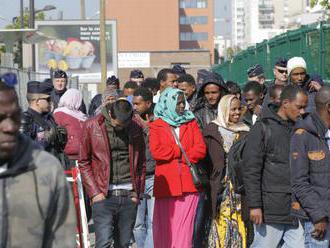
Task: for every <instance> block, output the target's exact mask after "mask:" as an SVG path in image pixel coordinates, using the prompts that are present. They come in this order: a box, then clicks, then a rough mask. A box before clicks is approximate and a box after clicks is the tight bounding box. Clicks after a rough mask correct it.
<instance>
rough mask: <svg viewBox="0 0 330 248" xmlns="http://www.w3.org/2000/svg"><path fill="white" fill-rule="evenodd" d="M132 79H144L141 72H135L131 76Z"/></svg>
mask: <svg viewBox="0 0 330 248" xmlns="http://www.w3.org/2000/svg"><path fill="white" fill-rule="evenodd" d="M129 77H130V78H144V75H143V73H142V71H140V70H133V71H131V74H130V76H129Z"/></svg>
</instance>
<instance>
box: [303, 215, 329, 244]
mask: <svg viewBox="0 0 330 248" xmlns="http://www.w3.org/2000/svg"><path fill="white" fill-rule="evenodd" d="M304 229H305V248H328V247H329V245H330V224H329V225H328V229H327V233H326V235H325V238H324V239H323V240H316V239H314V238H313V237H312V232H313V231H314V225H313V223H312V222H310V221H306V222H305V223H304Z"/></svg>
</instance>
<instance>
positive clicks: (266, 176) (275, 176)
mask: <svg viewBox="0 0 330 248" xmlns="http://www.w3.org/2000/svg"><path fill="white" fill-rule="evenodd" d="M306 106H307V95H306V93H305V92H304V91H303V90H302V89H301V88H299V87H297V86H293V85H290V86H287V87H285V88H284V89H283V92H282V95H281V105H280V107H278V106H276V105H269V107H268V110H266V109H265V110H264V111H263V116H262V118H261V120H259V121H257V123H256V124H255V125H254V126H253V127H252V129H251V131H250V133H249V135H248V139H247V142H246V147H245V149H244V152H243V159H244V162H245V163H244V170H243V171H244V177H243V179H244V186H245V192H246V196H247V204H248V208H249V210H250V220H251V221H252V222H253V223H254V227H255V236H254V240H253V243H252V245H251V247H267V248H272V247H274V248H276V247H278V245H279V244H280V243H281V242H284V243H285V245H284V246H286V247H303V246H304V238H303V228H302V225H301V224H300V223H299V221H298V220H297V219H295V218H293V217H291V216H290V206H291V185H290V164H289V150H290V138H291V131H292V127H293V124H294V122H295V121H297V119H298V118H299V117H300V116H301V115H302V114H303V113H304V109H305V107H306Z"/></svg>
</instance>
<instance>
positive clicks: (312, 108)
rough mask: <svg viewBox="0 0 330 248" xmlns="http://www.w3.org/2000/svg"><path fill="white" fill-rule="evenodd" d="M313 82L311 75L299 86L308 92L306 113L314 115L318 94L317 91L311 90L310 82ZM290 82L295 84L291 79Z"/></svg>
mask: <svg viewBox="0 0 330 248" xmlns="http://www.w3.org/2000/svg"><path fill="white" fill-rule="evenodd" d="M311 81H312V78H311V77H310V76H309V74H306V78H305V81H304V82H303V83H302V84H300V85H299V86H300V87H301V88H302V89H304V90H305V91H306V92H307V96H308V105H307V107H306V113H313V112H315V109H316V108H315V101H314V99H315V94H316V92H317V91H316V90H314V89H312V90H311V89H310V88H309V84H310V82H311ZM289 82H290V83H291V84H294V83H292V82H291V78H289Z"/></svg>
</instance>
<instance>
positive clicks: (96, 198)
mask: <svg viewBox="0 0 330 248" xmlns="http://www.w3.org/2000/svg"><path fill="white" fill-rule="evenodd" d="M104 199H105V196H104V194H103V193H100V194H98V195H96V196H94V197H93V198H92V203H93V204H94V203H96V202H99V201H103V200H104Z"/></svg>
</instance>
